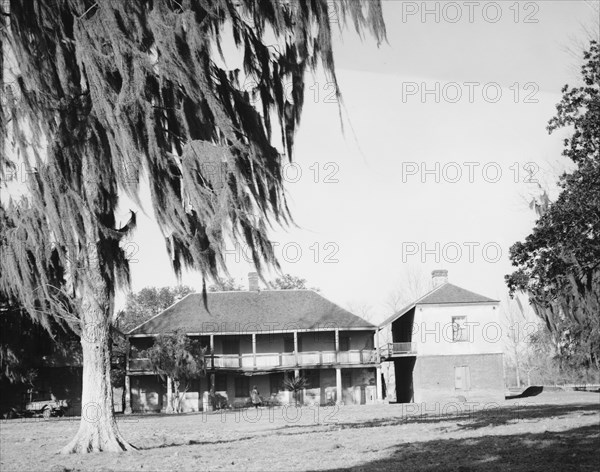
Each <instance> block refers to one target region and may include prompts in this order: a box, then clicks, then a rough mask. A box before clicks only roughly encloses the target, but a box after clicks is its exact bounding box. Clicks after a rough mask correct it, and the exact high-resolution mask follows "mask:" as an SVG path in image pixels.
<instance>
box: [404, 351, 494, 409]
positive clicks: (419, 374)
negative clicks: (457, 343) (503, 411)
mask: <svg viewBox="0 0 600 472" xmlns="http://www.w3.org/2000/svg"><path fill="white" fill-rule="evenodd" d="M460 366H468V370H469V374H470V386H469V388H468V389H457V388H456V382H455V368H456V367H460ZM413 382H414V402H415V403H422V402H427V403H430V402H448V401H469V402H482V403H487V402H500V401H502V400H504V378H503V367H502V354H468V355H453V356H422V357H417V361H416V363H415V367H414V371H413Z"/></svg>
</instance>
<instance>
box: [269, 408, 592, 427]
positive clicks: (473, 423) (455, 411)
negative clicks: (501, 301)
mask: <svg viewBox="0 0 600 472" xmlns="http://www.w3.org/2000/svg"><path fill="white" fill-rule="evenodd" d="M411 406H413V407H414V408H410V407H411ZM403 412H406V413H405V414H402V415H401V416H395V417H392V418H374V419H368V420H365V421H352V422H342V421H339V422H330V423H327V422H323V423H311V424H303V425H287V426H283V427H280V428H277V429H278V430H290V429H303V428H314V427H315V426H330V427H331V428H334V429H349V428H379V427H384V426H398V425H405V424H413V423H415V424H435V423H444V422H451V423H453V424H456V425H457V426H458V428H459V429H468V430H473V429H479V428H484V427H487V426H501V425H506V424H510V423H514V422H518V421H536V420H542V419H544V418H554V417H560V416H568V415H573V414H574V415H582V416H586V415H594V414H598V413H600V405H595V404H590V403H580V404H569V405H527V404H525V405H522V404H519V403H518V402H517V403H515V404H513V405H506V406H502V407H496V408H489V409H481V407H480V408H479V409H477V408H476V407H475V406H473V405H469V404H462V403H447V404H445V405H439V408H437V409H436V406H434V405H428V406H427V408H425V407H424V406H423V407H419V406H418V405H410V404H407V405H406V408H405V409H404V410H403Z"/></svg>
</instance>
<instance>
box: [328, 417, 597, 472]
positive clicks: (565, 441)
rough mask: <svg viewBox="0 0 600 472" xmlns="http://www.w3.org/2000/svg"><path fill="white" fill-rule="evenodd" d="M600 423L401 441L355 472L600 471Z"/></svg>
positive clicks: (356, 468)
mask: <svg viewBox="0 0 600 472" xmlns="http://www.w3.org/2000/svg"><path fill="white" fill-rule="evenodd" d="M599 447H600V427H599V426H596V425H592V426H585V427H581V428H575V429H571V430H567V431H561V432H545V433H541V434H531V433H530V434H518V435H510V436H483V437H477V438H465V439H445V440H435V441H427V442H413V443H404V444H397V445H395V446H392V447H388V448H385V449H383V450H382V451H383V452H384V453H385V454H386V455H388V457H386V458H385V459H380V460H376V461H371V462H368V463H365V464H361V465H359V466H356V467H352V468H349V469H331V472H333V471H337V470H352V471H357V472H358V471H390V472H391V471H397V470H407V471H411V472H421V471H430V470H436V471H437V470H444V471H458V472H470V471H486V472H487V471H500V470H501V471H503V472H504V471H507V470H510V471H519V472H525V471H537V470H540V471H553V470H560V471H575V470H578V471H579V470H583V471H597V470H598V457H597V451H598V448H599Z"/></svg>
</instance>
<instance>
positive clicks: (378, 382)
mask: <svg viewBox="0 0 600 472" xmlns="http://www.w3.org/2000/svg"><path fill="white" fill-rule="evenodd" d="M375 385H376V386H377V401H381V400H383V398H382V397H383V394H382V389H381V366H380V365H378V366H377V368H376V369H375Z"/></svg>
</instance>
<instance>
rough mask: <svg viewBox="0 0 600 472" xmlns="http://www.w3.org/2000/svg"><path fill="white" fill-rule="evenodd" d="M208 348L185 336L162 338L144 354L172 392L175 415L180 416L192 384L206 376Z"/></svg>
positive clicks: (163, 335) (156, 340)
mask: <svg viewBox="0 0 600 472" xmlns="http://www.w3.org/2000/svg"><path fill="white" fill-rule="evenodd" d="M205 352H206V347H202V346H200V341H199V340H192V339H190V338H189V337H188V336H186V334H185V333H173V334H161V335H160V336H157V337H156V338H155V339H154V344H153V346H152V347H151V348H149V349H147V350H146V351H145V357H148V359H150V362H151V363H152V368H153V369H154V371H155V372H156V373H157V374H158V375H159V376H160V377H161V379H163V380H164V381H167V382H171V385H172V388H173V395H172V404H171V405H168V406H169V407H170V408H171V409H172V411H174V412H176V413H180V412H181V408H182V400H183V397H184V396H185V393H186V392H187V390H188V388H189V387H190V382H191V381H192V380H194V379H197V378H199V377H200V376H201V375H205V374H206V371H205V365H204V353H205Z"/></svg>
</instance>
